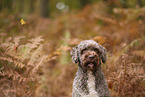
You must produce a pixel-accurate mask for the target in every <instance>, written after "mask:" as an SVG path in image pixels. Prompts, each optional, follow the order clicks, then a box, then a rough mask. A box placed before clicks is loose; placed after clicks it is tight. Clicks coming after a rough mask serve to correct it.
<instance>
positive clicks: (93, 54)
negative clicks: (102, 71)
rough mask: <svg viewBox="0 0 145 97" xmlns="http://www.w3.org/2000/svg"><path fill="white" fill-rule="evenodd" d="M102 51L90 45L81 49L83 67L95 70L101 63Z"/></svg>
mask: <svg viewBox="0 0 145 97" xmlns="http://www.w3.org/2000/svg"><path fill="white" fill-rule="evenodd" d="M99 56H100V53H99V52H98V49H96V48H93V47H88V48H85V49H82V50H81V54H80V61H81V63H82V64H81V65H82V67H83V68H85V69H87V70H94V69H96V68H97V67H98V65H99V59H100V58H99Z"/></svg>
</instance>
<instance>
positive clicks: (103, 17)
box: [0, 2, 145, 97]
mask: <svg viewBox="0 0 145 97" xmlns="http://www.w3.org/2000/svg"><path fill="white" fill-rule="evenodd" d="M107 8H108V6H106V5H105V4H104V3H102V2H101V3H98V4H94V5H91V6H86V7H85V8H84V9H83V10H81V11H80V12H78V13H74V12H71V13H64V14H62V15H60V16H58V17H57V16H56V17H54V19H43V18H40V17H38V16H34V15H30V16H28V18H27V20H28V21H26V24H25V25H23V26H20V25H19V24H18V23H15V17H14V16H11V18H10V21H11V22H12V23H11V24H10V25H6V26H5V27H4V28H3V31H4V32H10V33H13V31H14V30H15V31H17V33H19V31H20V32H21V33H19V34H20V35H22V36H18V37H16V36H14V35H13V37H10V36H11V34H10V35H9V34H8V35H6V34H3V33H1V35H0V86H1V87H0V96H1V97H71V92H72V82H73V79H74V76H75V73H76V70H77V65H76V64H73V63H72V62H71V58H70V55H69V52H70V50H71V47H74V46H75V45H77V44H79V42H80V41H82V40H84V39H93V40H95V41H97V42H98V43H100V44H101V45H103V46H105V47H106V49H107V51H108V52H107V57H108V60H107V63H106V64H102V68H103V71H104V74H105V77H106V80H107V81H108V86H109V90H110V95H111V96H112V97H144V96H145V87H144V86H145V46H144V45H145V27H144V26H145V19H144V16H145V10H144V9H145V7H142V8H141V7H137V8H128V9H127V8H126V9H125V8H114V9H113V10H112V13H109V12H108V11H107ZM88 13H89V14H88ZM32 17H33V18H32ZM36 20H37V21H36ZM28 32H30V33H28ZM42 32H43V33H42ZM23 35H26V36H28V37H29V38H25V37H24V36H23ZM40 36H43V38H42V37H40ZM30 37H33V38H30ZM64 61H65V62H64Z"/></svg>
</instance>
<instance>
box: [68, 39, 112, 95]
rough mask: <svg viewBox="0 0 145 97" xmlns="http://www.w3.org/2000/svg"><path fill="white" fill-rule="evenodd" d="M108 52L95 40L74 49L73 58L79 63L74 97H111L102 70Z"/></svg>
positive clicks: (74, 84)
mask: <svg viewBox="0 0 145 97" xmlns="http://www.w3.org/2000/svg"><path fill="white" fill-rule="evenodd" d="M106 52H107V50H106V49H105V48H104V47H103V46H101V45H99V44H98V43H97V42H95V41H93V40H85V41H82V42H81V43H80V44H79V45H77V46H76V47H74V48H72V51H71V57H72V61H73V62H74V63H78V70H77V73H76V76H75V79H74V82H73V92H72V97H109V96H110V95H109V89H108V86H107V83H106V80H105V77H104V73H103V72H102V69H101V61H102V62H103V63H105V62H106V59H107V57H106Z"/></svg>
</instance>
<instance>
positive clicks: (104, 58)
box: [100, 45, 107, 63]
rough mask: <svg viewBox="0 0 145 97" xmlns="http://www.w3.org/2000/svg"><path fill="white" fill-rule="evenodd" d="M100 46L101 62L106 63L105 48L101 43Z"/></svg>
mask: <svg viewBox="0 0 145 97" xmlns="http://www.w3.org/2000/svg"><path fill="white" fill-rule="evenodd" d="M100 48H101V51H102V54H101V59H102V62H103V63H106V61H107V56H106V53H107V50H106V48H105V47H103V46H101V45H100Z"/></svg>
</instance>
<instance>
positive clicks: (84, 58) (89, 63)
mask: <svg viewBox="0 0 145 97" xmlns="http://www.w3.org/2000/svg"><path fill="white" fill-rule="evenodd" d="M106 52H107V50H106V49H105V48H104V47H103V46H101V45H99V44H98V43H97V42H95V41H93V40H85V41H82V42H81V43H80V44H79V45H77V46H76V47H74V48H72V51H71V57H72V61H73V62H74V63H80V65H81V67H83V68H85V69H90V70H93V69H95V68H96V67H97V66H99V65H100V64H101V60H102V62H103V63H105V62H106V60H107V57H106Z"/></svg>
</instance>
